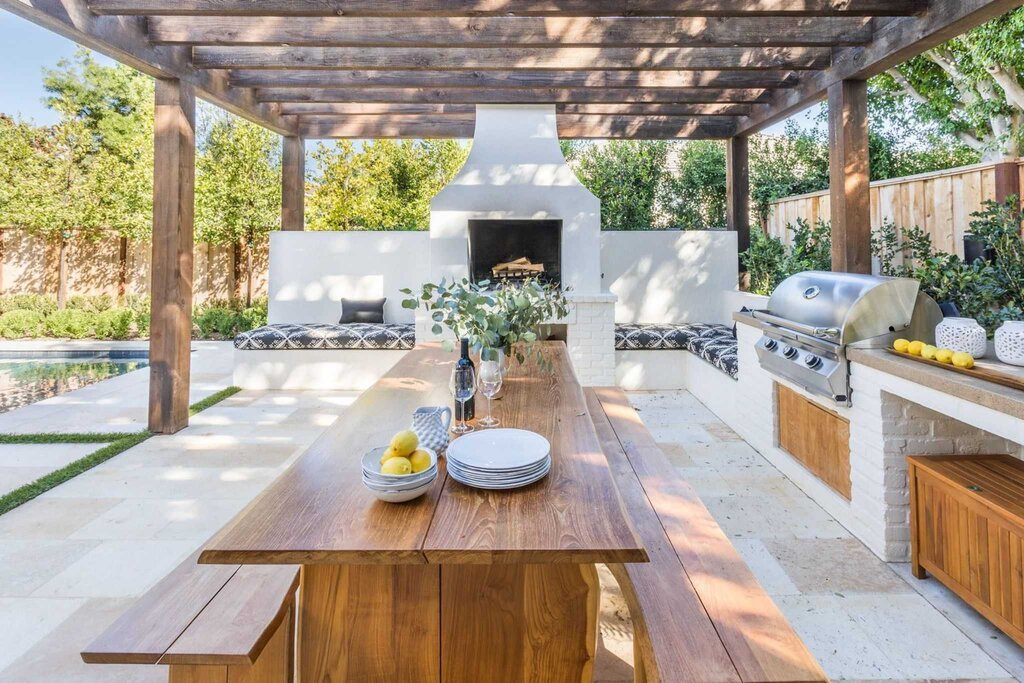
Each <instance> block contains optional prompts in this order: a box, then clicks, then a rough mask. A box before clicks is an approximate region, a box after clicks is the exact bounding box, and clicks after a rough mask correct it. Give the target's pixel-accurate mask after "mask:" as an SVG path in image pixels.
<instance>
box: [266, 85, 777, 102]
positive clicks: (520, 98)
mask: <svg viewBox="0 0 1024 683" xmlns="http://www.w3.org/2000/svg"><path fill="white" fill-rule="evenodd" d="M770 94H771V93H770V91H767V90H759V89H747V90H742V89H726V90H713V89H708V88H695V89H686V88H660V89H656V90H633V89H630V88H606V89H603V90H582V89H573V88H538V89H535V90H527V89H508V90H500V89H499V90H489V89H470V88H454V89H450V90H446V89H432V88H365V89H364V88H333V89H332V88H306V89H303V88H261V89H259V90H257V91H256V95H257V97H259V99H260V100H262V101H264V102H376V103H389V102H390V103H396V104H400V103H407V104H417V103H421V102H431V103H435V104H438V103H439V104H591V103H601V104H630V103H641V102H650V103H663V104H701V103H704V104H729V103H736V104H742V103H753V102H764V101H766V100H767V99H768V98H769V97H770Z"/></svg>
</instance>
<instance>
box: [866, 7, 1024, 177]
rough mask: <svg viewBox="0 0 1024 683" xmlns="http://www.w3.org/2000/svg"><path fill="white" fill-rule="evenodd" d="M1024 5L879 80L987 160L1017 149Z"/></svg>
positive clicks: (1023, 92) (1022, 103) (1023, 105)
mask: <svg viewBox="0 0 1024 683" xmlns="http://www.w3.org/2000/svg"><path fill="white" fill-rule="evenodd" d="M1022 42H1024V9H1016V10H1013V11H1011V12H1009V13H1007V14H1005V15H1003V16H1002V17H999V18H997V19H993V20H992V21H990V22H988V23H986V24H983V25H981V26H979V27H977V28H975V29H974V30H972V31H969V32H967V33H965V34H964V35H962V36H960V37H958V38H954V39H952V40H950V41H948V42H946V43H943V44H942V45H940V46H938V47H936V48H933V49H931V50H928V51H927V52H925V53H924V54H922V55H920V56H918V57H915V58H914V59H911V60H910V61H908V62H906V63H905V64H903V65H901V66H899V67H896V68H893V69H889V71H888V72H887V73H886V74H885V75H884V76H883V77H880V78H879V79H877V84H878V87H879V88H880V90H881V91H882V92H883V93H887V94H889V95H890V96H900V97H902V98H904V100H905V101H906V102H907V103H909V107H910V110H911V112H912V114H913V115H914V116H915V117H916V118H917V119H918V120H920V121H923V122H927V123H929V124H931V125H933V126H935V128H936V129H937V130H939V131H941V132H943V133H946V134H949V135H952V136H954V137H956V139H958V140H959V141H960V142H961V143H963V144H964V145H966V146H968V147H970V148H971V149H972V150H974V151H975V152H976V153H978V154H980V155H981V156H982V158H983V159H984V160H986V161H996V160H1002V159H1008V158H1012V159H1015V158H1017V156H1019V153H1020V141H1021V115H1022V113H1024V86H1022V85H1021V82H1020V78H1019V77H1018V74H1019V73H1020V71H1021V69H1022V68H1024V49H1022V48H1021V45H1022Z"/></svg>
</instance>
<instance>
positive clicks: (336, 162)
mask: <svg viewBox="0 0 1024 683" xmlns="http://www.w3.org/2000/svg"><path fill="white" fill-rule="evenodd" d="M468 152H469V148H468V147H467V146H466V145H464V144H462V143H460V142H458V141H456V140H415V141H413V140H402V141H394V140H374V141H371V142H367V143H365V144H363V145H362V146H361V147H360V148H359V149H356V146H355V145H354V144H353V143H352V142H350V141H347V140H343V141H340V142H338V143H337V144H333V145H325V144H321V145H320V146H319V147H318V148H317V149H316V150H315V151H314V152H313V161H314V162H315V164H316V167H317V170H316V172H315V173H314V177H315V180H314V181H313V183H312V188H311V191H310V194H309V202H308V206H309V210H308V215H309V226H310V229H311V230H423V229H426V228H427V227H428V226H429V223H430V201H431V199H433V197H434V195H436V194H437V193H438V192H440V191H441V189H442V188H443V187H444V186H445V185H447V184H448V183H449V182H450V181H451V180H452V178H454V177H455V174H456V173H457V172H458V171H459V169H460V168H461V167H462V165H463V164H464V163H465V161H466V156H467V155H468Z"/></svg>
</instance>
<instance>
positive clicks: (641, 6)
mask: <svg viewBox="0 0 1024 683" xmlns="http://www.w3.org/2000/svg"><path fill="white" fill-rule="evenodd" d="M91 4H92V8H93V11H95V12H96V13H98V14H148V15H183V16H193V15H202V14H220V15H226V16H252V15H261V16H279V17H291V16H310V17H324V16H341V15H345V16H350V17H414V16H505V15H516V16H552V15H555V16H560V15H561V16H583V17H588V16H656V17H687V16H746V15H749V14H761V15H768V16H771V15H775V14H785V15H796V16H833V15H854V16H872V15H877V16H899V15H908V14H917V13H918V12H921V11H923V10H924V9H925V8H926V7H927V6H928V3H927V0H756V1H754V0H403V1H402V2H380V0H260V1H259V2H255V1H254V0H172V1H171V2H168V1H167V0H92V3H91Z"/></svg>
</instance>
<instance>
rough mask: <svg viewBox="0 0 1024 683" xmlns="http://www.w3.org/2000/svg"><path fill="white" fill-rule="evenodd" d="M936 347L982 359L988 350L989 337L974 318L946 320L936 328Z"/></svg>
mask: <svg viewBox="0 0 1024 683" xmlns="http://www.w3.org/2000/svg"><path fill="white" fill-rule="evenodd" d="M935 345H936V346H937V347H939V348H940V349H951V350H953V351H963V352H964V353H969V354H971V355H972V356H974V357H975V358H981V357H983V356H984V355H985V351H987V350H988V335H986V334H985V328H984V327H982V326H981V325H979V324H978V321H977V320H975V319H974V318H944V319H943V320H942V322H941V323H939V324H938V325H937V326H936V328H935Z"/></svg>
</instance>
